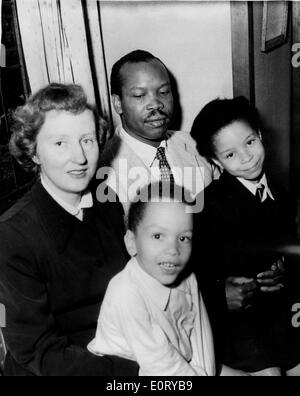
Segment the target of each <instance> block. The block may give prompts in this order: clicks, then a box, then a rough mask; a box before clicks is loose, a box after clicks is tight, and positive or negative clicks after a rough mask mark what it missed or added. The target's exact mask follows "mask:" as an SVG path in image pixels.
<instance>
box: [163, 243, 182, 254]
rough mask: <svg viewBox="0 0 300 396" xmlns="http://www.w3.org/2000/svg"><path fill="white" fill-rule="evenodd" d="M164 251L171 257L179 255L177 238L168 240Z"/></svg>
mask: <svg viewBox="0 0 300 396" xmlns="http://www.w3.org/2000/svg"><path fill="white" fill-rule="evenodd" d="M166 253H167V254H168V255H169V256H172V257H175V256H179V254H180V251H179V246H178V242H177V240H170V241H168V244H167V246H166Z"/></svg>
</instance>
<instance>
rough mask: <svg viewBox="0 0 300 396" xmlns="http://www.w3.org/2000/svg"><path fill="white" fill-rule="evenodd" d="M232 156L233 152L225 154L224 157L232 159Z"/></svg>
mask: <svg viewBox="0 0 300 396" xmlns="http://www.w3.org/2000/svg"><path fill="white" fill-rule="evenodd" d="M233 157H234V154H233V153H229V154H226V157H225V158H226V159H232V158H233Z"/></svg>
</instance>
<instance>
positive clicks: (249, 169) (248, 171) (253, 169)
mask: <svg viewBox="0 0 300 396" xmlns="http://www.w3.org/2000/svg"><path fill="white" fill-rule="evenodd" d="M259 166H260V161H258V162H257V163H256V164H255V165H253V166H252V167H251V168H248V169H246V170H245V172H246V173H251V172H254V171H256V170H257V169H258V168H259Z"/></svg>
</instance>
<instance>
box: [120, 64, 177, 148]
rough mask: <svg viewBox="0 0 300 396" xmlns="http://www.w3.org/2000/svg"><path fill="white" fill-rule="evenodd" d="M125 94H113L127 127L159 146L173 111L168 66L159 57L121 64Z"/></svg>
mask: <svg viewBox="0 0 300 396" xmlns="http://www.w3.org/2000/svg"><path fill="white" fill-rule="evenodd" d="M121 76H122V96H121V97H119V96H118V95H113V103H114V107H115V110H116V112H117V113H118V114H119V115H120V116H121V118H122V124H123V128H124V129H125V131H126V132H127V133H129V134H130V135H131V136H133V137H135V138H136V139H138V140H140V141H142V142H144V143H147V144H149V145H152V146H159V144H160V142H161V141H162V140H163V139H164V137H165V134H166V132H167V130H168V126H169V124H170V121H171V118H172V113H173V95H172V91H171V85H170V79H169V75H168V72H167V70H166V68H165V67H164V66H163V64H162V63H161V62H159V61H158V60H153V61H150V62H147V63H145V62H140V63H127V64H125V65H124V66H123V67H122V68H121Z"/></svg>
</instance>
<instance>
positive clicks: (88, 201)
mask: <svg viewBox="0 0 300 396" xmlns="http://www.w3.org/2000/svg"><path fill="white" fill-rule="evenodd" d="M41 183H42V186H43V187H44V189H45V190H46V191H47V192H48V194H49V195H50V196H51V197H52V198H53V199H54V201H56V202H57V203H58V204H59V205H60V206H61V207H62V208H63V209H65V210H66V211H67V212H68V213H70V214H71V215H72V216H75V217H78V218H80V219H81V220H82V216H81V213H82V209H86V208H91V207H93V197H92V193H91V192H89V191H87V192H85V193H84V194H83V195H82V197H81V201H80V203H79V205H78V206H77V207H75V206H73V205H70V204H69V203H67V202H65V201H64V200H62V199H61V198H60V197H59V196H58V195H57V194H56V192H55V191H54V190H53V189H52V188H51V186H50V185H49V183H47V181H46V180H45V178H44V177H43V176H41Z"/></svg>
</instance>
